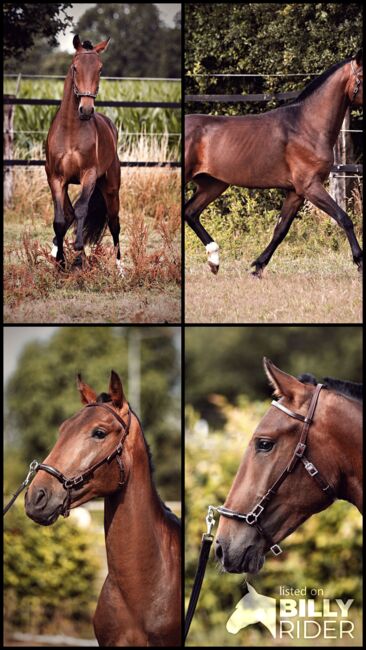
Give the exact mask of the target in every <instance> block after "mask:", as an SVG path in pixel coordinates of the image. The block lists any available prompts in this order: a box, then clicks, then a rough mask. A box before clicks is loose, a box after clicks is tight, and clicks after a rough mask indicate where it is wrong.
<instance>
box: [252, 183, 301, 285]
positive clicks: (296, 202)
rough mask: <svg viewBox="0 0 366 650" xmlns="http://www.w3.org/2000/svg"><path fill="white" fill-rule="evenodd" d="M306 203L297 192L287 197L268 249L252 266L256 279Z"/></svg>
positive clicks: (260, 275) (290, 193)
mask: <svg viewBox="0 0 366 650" xmlns="http://www.w3.org/2000/svg"><path fill="white" fill-rule="evenodd" d="M303 202H304V198H303V197H301V196H299V195H298V194H296V192H289V193H288V195H287V196H286V199H285V201H284V204H283V206H282V209H281V212H280V216H279V217H278V220H277V224H276V227H275V229H274V232H273V237H272V239H271V241H270V243H269V244H268V246H267V248H266V249H265V250H264V251H263V253H261V254H260V255H259V257H257V259H256V260H254V262H252V264H251V266H254V267H255V271H253V274H252V275H254V276H255V277H257V278H260V277H262V273H263V269H264V267H265V266H266V265H267V264H268V262H269V260H270V259H271V257H272V255H273V253H274V252H275V250H276V248H277V246H278V245H279V244H280V243H281V241H283V240H284V238H285V237H286V235H287V233H288V231H289V230H290V226H291V224H292V222H293V220H294V218H295V217H296V214H297V212H298V210H299V209H300V207H301V206H302V204H303Z"/></svg>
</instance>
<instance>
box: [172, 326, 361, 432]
mask: <svg viewBox="0 0 366 650" xmlns="http://www.w3.org/2000/svg"><path fill="white" fill-rule="evenodd" d="M185 336H186V339H185V340H186V344H185V364H186V399H187V402H188V403H189V404H192V405H193V406H194V407H195V408H197V409H198V410H199V411H200V413H201V414H202V415H204V417H206V418H209V419H210V421H212V422H216V424H217V420H216V418H217V417H219V414H218V411H217V409H216V407H215V404H214V403H213V401H212V398H211V395H215V394H220V395H224V396H225V397H226V398H227V399H229V400H230V402H231V403H235V402H236V400H237V399H238V397H239V396H240V395H247V396H248V397H250V398H251V399H263V398H265V397H268V396H269V395H270V393H271V389H270V387H269V385H268V381H267V378H266V375H265V373H264V371H263V367H262V357H264V356H266V357H269V358H270V359H271V360H272V361H273V362H274V363H275V364H276V365H277V366H279V367H280V368H281V369H282V370H284V371H286V372H289V373H292V374H294V375H299V374H301V373H304V372H312V373H313V374H315V376H317V377H319V378H322V377H324V376H333V377H337V378H339V379H349V380H351V381H361V380H362V331H361V328H359V327H357V326H356V327H327V326H326V327H303V326H291V327H289V326H275V327H273V326H263V327H239V328H237V327H224V328H220V327H212V328H210V335H209V336H207V329H206V328H198V327H190V328H189V329H188V330H186V335H185Z"/></svg>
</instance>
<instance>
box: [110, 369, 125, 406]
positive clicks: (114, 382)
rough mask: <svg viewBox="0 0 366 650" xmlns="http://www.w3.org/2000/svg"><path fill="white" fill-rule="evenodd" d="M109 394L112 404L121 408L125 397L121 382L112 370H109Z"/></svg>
mask: <svg viewBox="0 0 366 650" xmlns="http://www.w3.org/2000/svg"><path fill="white" fill-rule="evenodd" d="M109 394H110V396H111V398H112V402H113V404H114V405H115V406H117V407H118V408H121V407H122V405H123V403H124V402H125V396H124V393H123V388H122V382H121V380H120V378H119V375H117V373H116V372H114V370H111V378H110V382H109Z"/></svg>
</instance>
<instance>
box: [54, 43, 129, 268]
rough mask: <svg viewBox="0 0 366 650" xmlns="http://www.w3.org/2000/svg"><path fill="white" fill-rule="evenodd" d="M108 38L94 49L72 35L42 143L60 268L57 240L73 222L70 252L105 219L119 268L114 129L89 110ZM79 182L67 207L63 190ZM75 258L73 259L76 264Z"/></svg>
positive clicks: (90, 238)
mask: <svg viewBox="0 0 366 650" xmlns="http://www.w3.org/2000/svg"><path fill="white" fill-rule="evenodd" d="M109 40H110V39H109V38H108V39H107V40H105V41H102V42H101V43H99V44H98V45H96V46H95V47H93V45H92V44H91V43H90V42H89V41H85V42H84V43H83V44H81V42H80V39H79V36H75V37H74V40H73V44H74V47H75V50H76V53H75V55H74V57H73V60H72V64H71V66H70V68H69V71H68V74H67V77H66V79H65V85H64V93H63V97H62V101H61V106H60V108H59V110H58V111H57V113H56V115H55V117H54V119H53V122H52V124H51V127H50V130H49V133H48V136H47V141H46V172H47V179H48V183H49V186H50V189H51V192H52V198H53V203H54V208H55V216H54V222H53V227H54V231H55V238H54V240H53V241H54V247H53V249H52V255H53V256H54V257H56V260H57V261H58V262H60V265H61V266H64V263H65V258H64V252H63V240H64V237H65V234H66V231H67V229H68V228H69V226H71V224H72V223H73V221H74V220H76V240H75V244H74V246H75V250H77V251H83V249H84V245H85V244H86V243H88V242H90V243H97V242H98V241H99V240H100V238H101V236H102V234H103V232H104V229H105V226H106V224H107V223H108V225H109V228H110V231H111V234H112V237H113V243H114V246H115V248H116V254H117V265H118V267H119V269H120V270H121V269H122V267H121V262H120V259H121V254H120V248H119V232H120V225H119V215H118V212H119V196H118V192H119V187H120V163H119V159H118V155H117V129H116V127H115V126H114V124H113V123H112V122H111V120H110V119H109V118H108V117H106V116H105V115H101V114H100V113H96V112H95V111H94V100H95V98H96V96H97V94H98V85H99V76H100V72H101V69H102V63H101V61H100V58H99V54H101V53H102V52H104V51H105V50H106V49H107V47H108V43H109ZM70 183H76V184H80V185H81V194H80V197H79V199H78V200H77V202H76V204H75V206H74V207H73V206H72V204H71V201H70V199H69V196H68V193H67V189H68V185H69V184H70ZM80 261H81V256H80V258H79V260H78V262H79V263H80Z"/></svg>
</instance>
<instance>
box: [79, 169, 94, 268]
mask: <svg viewBox="0 0 366 650" xmlns="http://www.w3.org/2000/svg"><path fill="white" fill-rule="evenodd" d="M96 182H97V174H96V171H95V170H89V171H87V172H85V174H84V175H83V177H82V178H81V181H80V183H81V194H80V196H79V198H78V200H77V201H76V203H75V207H74V213H75V219H76V239H75V243H74V249H75V250H76V251H80V252H82V251H83V250H84V236H83V230H84V225H85V220H86V217H87V214H88V205H89V201H90V197H91V195H92V194H93V192H94V188H95V183H96ZM81 258H82V255H81V256H80V258H79V260H81Z"/></svg>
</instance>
